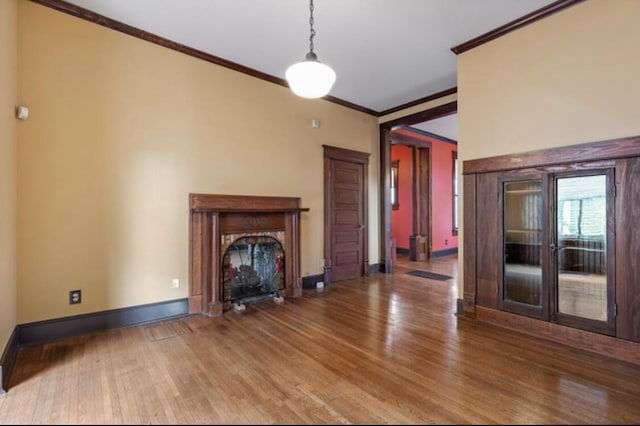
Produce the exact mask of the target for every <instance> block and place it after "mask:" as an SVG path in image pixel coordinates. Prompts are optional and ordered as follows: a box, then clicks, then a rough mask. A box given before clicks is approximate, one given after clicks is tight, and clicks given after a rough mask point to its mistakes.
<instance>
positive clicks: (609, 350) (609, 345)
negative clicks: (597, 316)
mask: <svg viewBox="0 0 640 426" xmlns="http://www.w3.org/2000/svg"><path fill="white" fill-rule="evenodd" d="M475 320H477V321H483V322H487V323H491V324H494V325H498V326H502V327H505V328H509V329H511V330H515V331H517V332H520V333H525V334H529V335H532V336H535V337H538V338H542V339H547V340H551V341H553V342H557V343H562V344H565V345H568V346H572V347H574V348H578V349H582V350H586V351H590V352H593V353H597V354H600V355H605V356H609V357H611V358H615V359H618V360H620V361H625V362H629V363H632V364H636V365H639V366H640V343H638V342H632V341H631V340H624V339H620V338H616V337H612V336H606V335H604V334H598V333H593V332H590V331H585V330H580V329H577V328H572V327H567V326H564V325H560V324H554V323H551V322H548V321H541V320H539V319H536V318H530V317H527V316H524V315H517V314H513V313H510V312H505V311H500V310H498V309H494V308H487V307H484V306H479V305H476V315H475Z"/></svg>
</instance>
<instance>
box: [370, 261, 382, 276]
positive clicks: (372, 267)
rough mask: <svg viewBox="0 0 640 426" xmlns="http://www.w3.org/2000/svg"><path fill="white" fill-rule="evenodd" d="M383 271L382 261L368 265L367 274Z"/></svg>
mask: <svg viewBox="0 0 640 426" xmlns="http://www.w3.org/2000/svg"><path fill="white" fill-rule="evenodd" d="M381 272H384V263H374V264H371V265H369V275H374V274H379V273H381Z"/></svg>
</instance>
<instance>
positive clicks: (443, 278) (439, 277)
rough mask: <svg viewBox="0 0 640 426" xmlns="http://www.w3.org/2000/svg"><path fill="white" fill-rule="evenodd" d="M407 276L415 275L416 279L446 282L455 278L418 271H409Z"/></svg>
mask: <svg viewBox="0 0 640 426" xmlns="http://www.w3.org/2000/svg"><path fill="white" fill-rule="evenodd" d="M407 274H409V275H415V276H416V277H422V278H431V279H432V280H438V281H446V280H450V279H452V278H453V277H450V276H448V275H442V274H436V273H435V272H427V271H417V270H416V271H409V272H407Z"/></svg>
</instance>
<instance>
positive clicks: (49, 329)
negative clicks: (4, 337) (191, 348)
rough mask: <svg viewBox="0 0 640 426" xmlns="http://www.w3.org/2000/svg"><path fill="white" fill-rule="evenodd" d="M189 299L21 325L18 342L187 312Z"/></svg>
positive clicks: (30, 341) (42, 341)
mask: <svg viewBox="0 0 640 426" xmlns="http://www.w3.org/2000/svg"><path fill="white" fill-rule="evenodd" d="M188 313H189V299H187V298H185V299H176V300H170V301H167V302H158V303H150V304H148V305H140V306H132V307H129V308H122V309H113V310H109V311H102V312H94V313H90V314H84V315H75V316H71V317H64V318H56V319H52V320H46V321H39V322H32V323H28V324H22V325H19V326H18V328H19V344H20V345H32V344H39V343H46V342H50V341H53V340H58V339H64V338H68V337H73V336H79V335H83V334H89V333H95V332H98V331H105V330H109V329H114V328H121V327H127V326H132V325H138V324H142V323H146V322H152V321H158V320H164V319H169V318H173V317H178V316H183V315H187V314H188Z"/></svg>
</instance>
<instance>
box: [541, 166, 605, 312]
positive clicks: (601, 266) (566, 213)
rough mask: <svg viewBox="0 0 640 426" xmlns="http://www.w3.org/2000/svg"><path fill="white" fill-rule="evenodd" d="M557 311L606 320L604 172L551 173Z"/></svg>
mask: <svg viewBox="0 0 640 426" xmlns="http://www.w3.org/2000/svg"><path fill="white" fill-rule="evenodd" d="M556 194H557V200H556V206H557V218H556V228H557V230H556V241H557V243H556V246H555V247H553V248H554V250H553V252H554V253H555V257H556V259H555V260H556V265H557V274H558V276H557V283H558V285H557V292H558V293H557V296H558V306H557V309H558V312H560V313H563V314H569V315H573V316H578V317H582V318H588V319H593V320H599V321H607V258H606V251H607V250H606V249H607V177H606V175H596V176H578V177H566V178H557V179H556Z"/></svg>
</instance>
